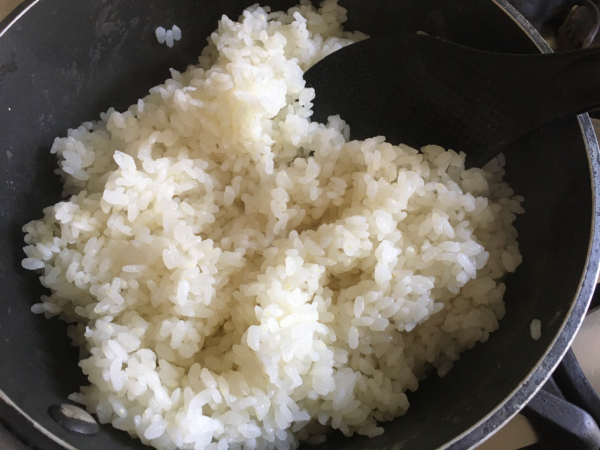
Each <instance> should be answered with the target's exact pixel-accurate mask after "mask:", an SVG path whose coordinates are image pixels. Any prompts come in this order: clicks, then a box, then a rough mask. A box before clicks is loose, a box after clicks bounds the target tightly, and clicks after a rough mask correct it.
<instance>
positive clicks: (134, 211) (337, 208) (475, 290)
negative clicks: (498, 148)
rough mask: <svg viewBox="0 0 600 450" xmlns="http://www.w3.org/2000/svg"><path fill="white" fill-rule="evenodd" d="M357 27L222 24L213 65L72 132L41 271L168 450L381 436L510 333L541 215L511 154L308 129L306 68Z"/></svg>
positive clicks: (111, 404)
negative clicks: (525, 193)
mask: <svg viewBox="0 0 600 450" xmlns="http://www.w3.org/2000/svg"><path fill="white" fill-rule="evenodd" d="M345 20H346V11H345V10H344V9H343V8H341V7H340V6H338V5H337V4H336V2H335V1H332V0H327V1H325V2H324V3H323V5H322V7H321V9H319V10H316V9H315V8H313V7H312V6H310V5H309V4H308V2H305V3H303V4H302V5H300V6H298V7H295V8H292V9H290V10H288V11H287V12H271V11H270V9H269V8H267V7H259V6H253V7H251V8H249V9H247V10H246V11H244V13H243V15H242V16H241V18H240V20H239V22H235V21H232V20H230V19H229V18H227V17H225V16H223V18H222V20H221V21H220V22H219V26H218V29H217V31H215V32H214V33H213V34H212V35H211V37H210V39H209V45H208V46H207V47H206V48H205V49H204V51H203V52H202V56H200V58H199V64H198V65H196V66H191V67H189V68H188V69H187V70H186V71H185V72H184V73H179V72H177V71H175V70H171V78H170V79H168V80H167V81H166V82H165V83H164V84H162V85H160V86H157V87H154V88H152V89H151V90H150V94H149V95H148V96H147V97H145V98H143V99H140V100H139V101H138V102H137V103H136V104H134V105H133V106H131V107H130V108H129V109H128V110H127V111H125V112H118V111H115V110H113V109H110V110H109V111H108V112H107V113H105V114H102V116H101V120H100V121H98V122H86V123H84V124H83V125H81V126H80V127H79V128H77V129H72V130H69V132H68V136H67V137H66V138H57V139H56V141H55V142H54V145H53V147H52V153H55V154H56V155H57V157H58V159H59V169H58V173H59V174H60V175H61V177H62V179H63V181H64V193H65V198H68V200H65V201H61V202H59V203H57V204H56V205H53V206H50V207H48V208H46V209H45V210H44V218H43V219H41V220H35V221H32V222H30V223H29V224H27V225H25V227H24V231H25V232H26V233H27V234H26V237H25V241H26V243H27V244H28V245H27V247H25V253H26V255H27V257H26V258H25V259H24V260H23V267H25V268H26V269H30V270H39V271H40V272H41V277H40V279H41V282H42V284H43V285H44V286H46V287H48V288H49V289H50V291H51V295H49V296H44V297H42V302H41V303H38V304H36V305H34V306H33V307H32V310H33V312H35V313H43V314H45V316H46V317H53V316H59V317H60V318H61V319H62V320H65V321H67V322H69V323H71V325H70V328H69V335H70V337H71V338H72V339H73V343H74V345H77V346H79V347H80V348H81V354H82V360H81V362H80V366H81V368H82V370H83V372H84V373H85V374H86V375H87V376H88V378H89V381H90V383H91V385H90V386H84V387H82V388H81V392H80V393H77V394H73V395H72V396H71V399H72V400H74V401H77V402H80V403H83V404H85V406H86V407H87V410H88V411H89V412H92V413H95V414H96V415H97V416H98V418H99V420H100V421H101V422H102V423H107V422H110V423H112V425H113V426H115V427H116V428H118V429H121V430H126V431H128V432H129V433H131V434H132V435H136V436H139V438H140V439H141V440H142V441H143V442H144V443H147V444H149V445H152V446H154V447H156V448H158V449H169V450H173V449H176V448H179V449H194V450H201V449H207V450H224V449H227V448H229V449H241V448H243V449H248V450H251V449H274V448H277V449H280V450H281V449H288V448H295V447H296V446H297V445H298V442H299V441H303V440H305V441H307V442H308V443H312V444H318V443H321V442H324V441H325V440H326V436H325V435H326V434H327V433H328V432H329V431H328V430H331V429H332V428H333V429H338V430H340V431H341V432H342V433H344V434H345V435H348V436H350V435H352V434H353V433H358V434H362V435H367V436H377V435H379V434H381V433H382V432H383V428H381V427H380V426H379V422H385V421H389V420H391V419H393V418H395V417H398V416H400V415H402V414H404V413H405V412H406V410H407V408H408V407H409V404H408V400H407V397H406V395H405V392H406V390H415V389H417V387H418V385H419V380H421V379H423V378H424V377H425V375H426V374H427V373H428V372H429V371H431V370H432V369H433V370H437V372H438V374H439V376H444V375H446V374H447V372H448V371H449V370H450V369H451V367H452V364H453V361H456V360H457V359H458V358H459V355H460V353H461V352H462V351H463V350H465V349H468V348H471V347H473V346H474V345H475V344H476V343H477V342H484V341H486V340H487V339H488V336H489V334H490V333H491V332H493V331H494V330H496V329H497V328H498V325H499V324H498V321H499V320H500V319H501V318H502V316H503V315H504V302H503V300H502V297H503V293H504V291H505V286H504V284H503V283H502V282H501V281H500V280H501V279H502V277H503V276H504V275H505V274H506V273H507V272H513V271H514V270H515V269H516V268H517V266H518V265H519V264H520V262H521V256H520V254H519V249H518V245H517V242H516V238H517V233H516V231H515V229H514V228H513V226H512V225H511V224H512V222H513V221H514V219H515V215H516V214H518V213H521V212H523V210H522V208H521V206H520V203H521V201H522V198H520V197H517V196H513V191H512V190H511V189H510V188H509V186H508V185H507V184H506V183H505V182H503V181H502V177H503V175H504V170H503V168H502V166H503V159H502V158H501V157H500V158H498V159H496V160H494V161H492V162H491V163H489V164H488V165H487V166H486V167H485V168H484V169H470V170H465V169H464V158H465V155H464V154H462V153H457V152H455V151H452V150H444V149H442V148H440V147H437V146H434V145H428V146H425V147H423V148H422V149H421V152H418V151H417V150H415V149H413V148H410V147H408V146H405V145H400V146H392V145H390V144H388V143H386V142H385V139H384V138H383V137H375V138H373V139H368V140H366V141H362V142H358V141H349V139H348V135H349V129H348V127H347V126H346V124H345V123H344V122H343V120H342V119H341V118H339V117H337V116H335V117H330V118H329V121H328V123H327V124H319V123H315V122H311V120H310V117H311V106H312V104H311V101H312V100H313V98H314V96H315V93H314V91H313V90H312V89H308V88H306V87H305V84H304V81H303V72H304V71H305V70H307V69H308V68H309V67H310V66H312V65H313V64H315V63H316V62H317V61H319V60H320V59H321V58H323V57H325V56H327V55H328V54H330V53H332V52H334V51H336V50H338V49H340V48H342V47H344V46H346V45H349V44H352V43H353V42H356V41H358V40H361V39H364V38H366V36H364V35H363V34H361V33H358V32H356V33H349V32H345V31H343V29H342V26H341V24H342V23H343V22H344V21H345ZM157 37H158V39H159V41H160V40H161V39H165V40H166V39H167V37H166V32H165V31H164V29H163V30H162V31H160V32H159V31H158V30H157ZM424 144H426V143H424Z"/></svg>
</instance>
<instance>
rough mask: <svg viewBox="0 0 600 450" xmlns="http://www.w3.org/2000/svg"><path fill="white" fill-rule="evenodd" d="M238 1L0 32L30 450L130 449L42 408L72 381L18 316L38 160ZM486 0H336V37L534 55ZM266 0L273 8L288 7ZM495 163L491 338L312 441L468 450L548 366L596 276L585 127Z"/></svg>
mask: <svg viewBox="0 0 600 450" xmlns="http://www.w3.org/2000/svg"><path fill="white" fill-rule="evenodd" d="M254 1H255V0H219V1H216V0H213V1H208V0H206V1H199V0H178V1H177V2H174V1H171V0H113V1H110V2H107V1H106V0H86V1H81V0H39V1H37V2H36V1H34V2H31V1H29V2H27V1H26V2H25V3H24V4H23V5H22V6H21V7H20V9H19V11H17V12H16V13H14V14H13V15H12V16H11V17H9V19H8V20H7V21H5V22H4V23H3V27H1V29H2V30H3V31H0V33H2V34H1V37H0V399H1V401H0V417H1V418H2V420H3V421H4V422H5V423H7V424H8V425H9V426H10V427H12V428H13V430H14V431H15V432H16V433H18V434H20V435H21V436H22V437H23V438H24V439H25V440H26V441H27V442H29V443H31V444H33V445H35V446H37V447H38V448H40V449H61V448H71V449H72V448H76V449H82V450H84V449H85V450H100V449H111V450H125V449H137V448H143V446H142V445H141V444H140V443H139V442H138V441H135V440H133V439H131V438H130V437H129V436H128V435H126V434H125V433H123V432H119V431H117V430H113V429H112V428H111V427H109V426H103V427H102V430H101V432H100V433H99V434H97V435H96V436H93V437H86V436H80V435H75V434H70V433H68V432H67V431H65V430H64V429H62V428H61V427H60V426H59V425H57V424H56V423H54V422H53V421H52V419H51V418H50V417H49V415H48V414H47V409H48V407H49V406H50V405H53V404H57V403H61V402H63V401H65V399H66V397H67V395H68V394H70V393H71V392H74V391H76V390H77V388H78V386H79V385H81V384H85V382H86V380H85V379H84V377H83V376H82V375H81V372H80V371H79V369H78V367H77V352H76V350H75V349H73V348H71V347H69V341H68V339H67V337H66V327H65V326H64V324H62V323H60V322H58V321H56V320H51V321H47V320H45V319H43V318H42V317H39V316H34V315H33V314H31V313H30V311H29V308H30V306H31V304H33V303H34V302H36V301H37V299H38V298H39V296H40V295H41V294H43V293H44V291H43V289H42V288H41V287H40V286H39V283H38V280H37V278H36V276H35V274H33V273H31V272H27V271H25V270H23V269H22V268H21V266H20V260H21V258H22V251H21V247H22V246H23V242H22V239H23V235H22V233H21V226H22V225H23V224H24V223H26V222H28V221H29V220H32V219H34V218H38V217H40V214H41V211H42V208H44V207H46V206H48V205H50V204H52V203H55V202H56V201H58V200H59V199H60V184H59V181H58V178H57V177H56V176H55V175H53V173H52V172H53V170H54V168H55V166H56V161H55V158H54V156H52V155H50V154H49V152H48V150H49V148H50V146H51V144H52V141H53V139H54V137H55V136H59V135H65V133H66V130H67V129H68V128H69V127H74V126H77V125H79V124H80V123H81V122H83V121H85V120H90V119H94V118H97V117H98V115H99V113H100V112H101V111H105V110H106V109H107V108H108V107H110V106H115V107H116V108H117V109H124V108H126V107H127V106H128V105H129V104H131V103H133V102H135V101H136V100H137V99H138V98H140V97H142V96H144V94H145V93H146V92H147V91H148V89H149V88H150V87H152V86H154V85H156V84H158V83H160V82H162V81H163V80H164V79H165V78H167V77H168V76H169V72H168V69H169V67H174V68H176V69H180V70H181V69H185V67H186V66H187V65H188V64H190V63H193V62H194V61H195V60H196V57H197V55H198V54H199V53H200V51H201V49H202V48H203V46H204V45H205V42H206V37H207V36H208V35H209V34H210V33H211V32H212V31H213V30H214V29H215V27H216V24H217V20H218V19H219V18H220V16H221V15H222V14H227V15H229V16H230V17H236V16H237V15H238V14H239V13H240V12H241V10H242V9H243V8H244V7H247V6H250V5H251V4H252V3H254ZM497 1H498V3H495V2H493V1H491V0H452V1H451V2H449V1H448V0H394V1H392V0H389V1H384V0H370V1H368V2H367V1H364V0H342V1H341V3H342V4H343V5H344V6H346V7H347V8H348V10H349V21H348V25H347V26H348V28H351V29H359V30H361V31H365V32H366V33H368V34H371V35H373V36H375V35H381V34H385V33H396V32H416V31H418V30H424V31H426V32H428V33H429V34H434V35H439V36H443V37H445V38H449V39H452V40H454V41H455V42H458V43H461V44H464V45H468V46H472V47H476V48H481V49H487V50H493V51H501V52H516V53H534V52H539V51H540V48H542V49H543V45H542V43H541V41H540V40H539V37H536V36H535V35H531V34H530V33H532V31H528V28H527V24H525V23H519V18H515V17H514V14H513V13H511V12H510V11H507V10H506V8H507V6H506V5H505V3H504V2H503V0H497ZM269 4H270V6H272V7H274V8H286V7H289V6H292V5H293V4H294V0H290V1H284V0H274V1H270V2H269ZM27 8H29V9H28V10H26V9H27ZM25 10H26V11H25ZM24 11H25V12H24ZM23 12H24V13H23ZM18 13H23V14H22V16H21V17H20V18H18V20H16V22H14V24H13V25H12V26H10V27H8V25H9V22H11V21H12V20H14V19H15V18H16V17H17V15H18ZM174 23H175V24H177V25H178V26H179V27H180V28H181V29H182V30H183V39H182V41H180V42H178V43H177V45H176V46H175V47H174V48H172V49H168V48H167V47H166V46H164V45H159V44H158V43H157V42H156V39H155V37H154V36H153V32H154V29H155V28H156V27H157V26H161V25H162V26H167V27H170V26H171V25H172V24H174ZM536 39H537V41H536ZM536 42H537V44H536ZM506 159H507V162H508V163H507V171H508V181H509V182H510V183H511V186H512V187H513V188H514V189H515V191H516V192H517V193H519V194H521V195H523V196H524V197H525V199H526V200H525V204H524V206H525V209H526V211H527V212H526V214H525V215H523V216H522V217H520V218H519V219H518V221H517V228H518V230H519V234H520V244H521V247H522V254H523V257H524V262H523V264H522V266H521V267H520V268H519V270H518V272H517V273H516V274H514V275H512V276H510V277H509V278H508V279H507V280H506V283H507V292H506V297H505V298H506V304H507V314H506V317H505V318H504V319H503V320H502V322H501V327H500V330H499V331H497V332H496V333H493V334H492V336H491V337H490V339H489V341H488V342H487V343H485V344H483V345H478V346H477V347H476V348H475V349H473V350H472V351H470V352H467V353H465V354H464V356H463V358H462V359H461V360H460V361H459V362H458V363H457V364H456V365H455V368H454V369H453V370H452V371H451V372H450V374H449V375H448V376H447V377H446V378H444V379H443V380H441V379H439V378H437V376H435V375H433V376H432V377H431V378H430V379H428V380H426V381H425V382H423V383H422V386H421V389H419V391H417V392H416V393H414V394H411V395H410V396H409V399H410V401H411V404H412V406H411V408H410V410H409V412H408V414H407V415H406V416H404V417H402V418H400V419H397V420H395V421H394V422H392V423H389V424H386V425H385V429H386V432H385V433H384V434H383V435H382V436H380V437H377V438H374V439H371V440H368V439H366V438H361V437H353V438H351V439H346V438H343V437H340V436H338V435H334V436H332V437H331V438H330V439H329V442H328V443H326V444H324V445H322V446H320V447H318V448H320V449H323V450H325V449H332V450H333V449H339V448H344V449H349V450H362V449H380V450H384V449H386V450H392V449H400V448H401V449H403V450H411V449H418V450H427V449H434V448H452V449H463V448H469V447H471V446H472V445H474V444H476V443H477V442H480V441H481V440H483V439H485V438H486V437H487V436H488V435H489V434H490V433H491V432H493V431H494V430H495V429H497V428H498V427H499V426H501V425H502V424H503V423H504V422H505V421H506V420H508V419H509V418H510V417H511V416H512V415H513V414H514V413H516V412H517V411H518V410H519V409H520V407H522V406H523V405H524V404H525V403H526V402H527V400H528V399H529V398H530V397H531V396H532V395H533V394H534V393H535V391H536V390H537V388H538V387H539V385H540V384H541V383H542V382H543V381H544V380H545V379H546V377H547V376H548V375H549V373H550V372H551V371H552V369H553V368H554V367H555V365H556V364H557V362H558V361H559V360H560V358H561V356H562V354H563V353H564V351H565V350H566V348H567V347H568V345H569V343H570V341H571V339H572V338H573V336H574V334H575V332H576V330H577V328H578V326H579V324H580V322H581V320H582V317H583V315H584V313H585V310H586V308H587V304H588V302H589V299H590V296H591V293H592V291H593V287H594V282H595V277H596V275H597V271H598V259H599V258H598V254H599V239H598V229H597V225H596V223H595V220H594V217H595V215H594V208H595V205H596V204H597V203H596V200H597V199H598V173H599V172H600V171H599V167H600V164H599V161H598V147H597V144H596V141H595V138H594V137H593V132H592V129H591V124H590V123H589V119H588V118H587V116H581V117H580V118H579V119H569V120H563V121H561V122H558V123H556V124H553V125H552V126H548V127H546V129H543V130H538V131H536V132H534V133H532V134H531V135H529V136H527V137H526V138H524V139H522V140H521V141H519V142H517V143H516V144H515V145H514V146H513V147H512V148H511V149H510V150H509V151H508V152H507V154H506ZM532 319H540V320H541V322H542V330H543V335H542V338H541V339H540V340H539V341H533V340H532V339H531V338H530V336H529V324H530V322H531V320H532Z"/></svg>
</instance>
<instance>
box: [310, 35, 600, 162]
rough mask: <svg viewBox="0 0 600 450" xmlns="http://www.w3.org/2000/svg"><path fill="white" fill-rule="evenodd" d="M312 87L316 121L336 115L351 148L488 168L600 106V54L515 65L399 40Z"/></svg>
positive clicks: (315, 74) (527, 58) (338, 57)
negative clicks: (458, 154) (455, 154)
mask: <svg viewBox="0 0 600 450" xmlns="http://www.w3.org/2000/svg"><path fill="white" fill-rule="evenodd" d="M305 80H306V82H307V85H308V86H310V87H313V88H314V89H315V92H316V99H315V101H314V108H313V110H314V114H313V120H317V121H319V122H325V121H326V120H327V117H329V116H331V115H335V114H339V115H340V116H341V118H342V119H344V120H346V121H347V123H348V124H349V125H350V132H351V136H352V138H353V139H366V138H368V137H373V136H382V135H383V136H386V138H387V140H388V141H389V142H391V143H394V144H399V143H404V144H407V145H410V146H413V147H416V148H420V147H421V146H423V145H427V144H437V145H441V146H443V147H445V148H452V149H454V150H456V151H464V152H465V153H466V154H467V166H469V167H481V166H483V165H484V164H485V163H486V162H488V161H489V160H490V159H491V158H493V157H494V156H496V155H497V154H498V153H499V152H501V151H502V150H503V148H504V147H506V146H507V145H508V144H510V143H512V142H514V141H515V140H516V139H517V138H519V137H520V136H522V135H524V134H526V133H528V132H530V131H532V130H534V129H536V128H538V127H540V126H542V125H544V124H547V123H549V122H552V121H553V120H555V119H558V118H560V117H563V116H566V115H575V114H579V113H582V112H586V111H589V110H591V109H594V108H596V107H598V106H600V49H590V50H579V51H575V52H569V53H559V54H545V55H511V54H500V53H491V52H484V51H480V50H474V49H471V48H467V47H463V46H460V45H457V44H453V43H451V42H448V41H443V40H440V39H438V38H434V37H430V36H424V35H414V34H410V35H409V34H400V35H395V36H385V37H381V38H371V39H367V40H365V41H361V42H358V43H356V44H353V45H350V46H348V47H345V48H343V49H341V50H339V51H337V52H335V53H333V54H331V55H329V56H327V57H326V58H324V59H323V60H322V61H320V62H318V63H317V64H316V65H314V66H313V67H312V68H310V69H309V70H308V71H307V72H306V74H305ZM566 150H567V149H565V151H566Z"/></svg>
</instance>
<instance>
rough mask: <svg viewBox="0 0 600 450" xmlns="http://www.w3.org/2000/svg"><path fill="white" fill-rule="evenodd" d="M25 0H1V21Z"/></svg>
mask: <svg viewBox="0 0 600 450" xmlns="http://www.w3.org/2000/svg"><path fill="white" fill-rule="evenodd" d="M22 1H23V0H0V21H1V20H4V18H5V17H6V16H7V15H8V14H9V13H10V12H11V11H12V10H13V9H15V8H16V7H17V5H18V4H19V3H21V2H22Z"/></svg>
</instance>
